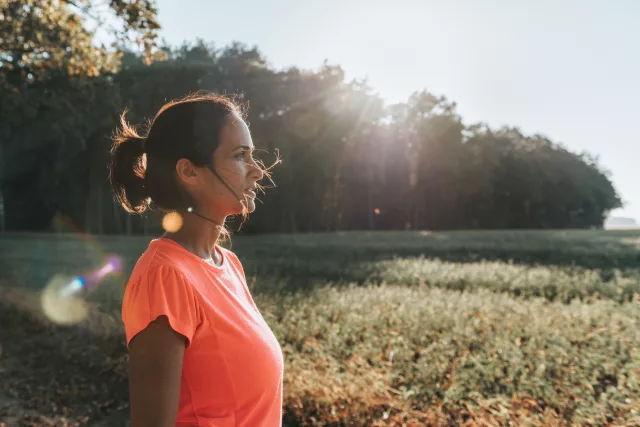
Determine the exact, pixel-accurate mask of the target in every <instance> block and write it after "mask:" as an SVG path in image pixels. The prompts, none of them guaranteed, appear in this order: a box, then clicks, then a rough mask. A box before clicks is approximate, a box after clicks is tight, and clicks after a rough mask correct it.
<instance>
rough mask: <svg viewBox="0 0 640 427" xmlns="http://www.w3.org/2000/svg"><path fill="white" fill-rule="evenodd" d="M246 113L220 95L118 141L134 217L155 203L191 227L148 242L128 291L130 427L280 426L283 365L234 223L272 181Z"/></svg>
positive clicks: (164, 115) (130, 130)
mask: <svg viewBox="0 0 640 427" xmlns="http://www.w3.org/2000/svg"><path fill="white" fill-rule="evenodd" d="M253 150H254V146H253V142H252V139H251V134H250V132H249V129H248V127H247V124H246V123H245V121H244V119H243V114H242V111H241V109H240V108H239V107H238V106H237V105H236V104H235V103H234V102H233V101H231V100H230V99H228V98H225V97H219V96H216V95H213V94H201V95H195V96H190V97H187V98H184V99H180V100H177V101H172V102H170V103H168V104H166V105H165V106H163V107H162V108H161V109H160V111H159V112H158V113H157V114H156V116H155V117H154V118H153V119H152V120H151V121H150V122H149V124H148V126H147V127H146V129H145V132H143V134H142V135H141V134H138V132H137V131H136V128H135V127H133V126H130V125H129V124H127V122H126V121H125V119H124V114H123V116H122V125H121V127H120V128H119V129H118V132H117V133H116V135H115V136H114V143H113V148H112V161H111V165H110V170H109V178H110V181H111V184H112V186H113V189H114V192H115V195H116V198H117V199H118V201H119V202H120V203H121V205H122V206H123V207H124V209H125V210H127V211H128V212H130V213H138V214H140V213H143V212H144V211H145V210H146V209H148V208H149V207H150V205H151V204H153V205H154V206H157V207H158V208H159V209H161V210H163V211H167V212H176V213H177V214H179V215H180V216H181V217H182V220H183V224H182V227H181V228H180V229H179V230H177V231H175V232H167V233H165V234H164V235H163V236H162V237H160V238H158V239H155V240H153V241H151V243H150V244H149V247H148V248H147V250H146V251H145V252H144V253H143V254H142V256H141V257H140V259H139V260H138V262H137V263H136V265H135V268H134V270H133V272H132V274H131V277H130V278H129V281H128V283H127V287H126V289H125V294H124V300H123V303H122V320H123V322H124V325H125V332H126V339H127V347H128V351H129V377H130V380H129V390H130V410H131V425H132V427H145V426H154V427H157V426H207V427H213V426H216V427H227V426H248V427H249V426H250V427H253V426H267V427H270V426H280V425H281V420H282V380H283V357H282V351H281V348H280V345H279V344H278V341H277V340H276V337H275V336H274V335H273V333H272V331H271V329H270V328H269V326H268V325H267V324H266V322H265V321H264V319H263V317H262V315H261V314H260V312H259V310H258V308H257V307H256V305H255V303H254V301H253V298H252V296H251V293H250V292H249V289H248V287H247V283H246V278H245V276H244V270H243V268H242V265H241V263H240V261H239V260H238V258H237V257H236V255H235V254H234V253H233V252H231V251H229V250H227V249H225V248H222V247H221V246H220V245H219V242H220V239H221V237H222V236H224V235H225V234H226V230H225V228H224V224H225V220H226V218H227V217H229V216H231V215H237V214H242V215H246V214H248V213H250V212H252V211H253V210H254V209H255V197H256V191H257V190H258V189H259V188H260V186H259V181H260V180H261V179H262V178H263V176H264V173H265V171H264V170H263V168H262V167H261V166H260V164H258V163H256V161H255V160H254V158H253V154H252V153H253Z"/></svg>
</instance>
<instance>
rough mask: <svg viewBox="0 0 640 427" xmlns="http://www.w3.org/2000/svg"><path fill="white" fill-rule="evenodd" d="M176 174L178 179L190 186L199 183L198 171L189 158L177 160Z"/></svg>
mask: <svg viewBox="0 0 640 427" xmlns="http://www.w3.org/2000/svg"><path fill="white" fill-rule="evenodd" d="M176 175H177V176H178V180H179V181H180V182H181V183H182V184H184V185H186V186H188V187H191V186H195V185H197V184H198V171H197V170H196V166H195V165H194V164H193V162H192V161H191V160H189V159H180V160H178V161H177V162H176Z"/></svg>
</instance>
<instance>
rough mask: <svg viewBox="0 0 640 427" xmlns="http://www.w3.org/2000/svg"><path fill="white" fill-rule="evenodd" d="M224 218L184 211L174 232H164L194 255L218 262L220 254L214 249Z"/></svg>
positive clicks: (165, 235)
mask: <svg viewBox="0 0 640 427" xmlns="http://www.w3.org/2000/svg"><path fill="white" fill-rule="evenodd" d="M225 219H226V218H223V219H222V220H219V221H220V222H218V221H216V220H215V219H213V218H208V217H205V218H203V217H202V216H199V215H197V214H195V213H194V212H185V213H184V215H182V227H181V228H180V230H178V231H176V232H175V233H169V232H167V233H165V234H164V237H168V238H170V239H172V240H174V241H176V242H177V243H179V244H180V245H182V246H183V247H184V248H185V249H186V250H188V251H189V252H191V253H193V254H194V255H196V256H198V257H200V258H202V259H205V260H209V259H210V260H212V261H213V262H214V263H215V264H220V262H221V261H222V260H221V255H220V254H219V253H218V252H217V251H216V245H217V243H218V239H219V238H220V234H221V231H222V227H223V226H224V222H225Z"/></svg>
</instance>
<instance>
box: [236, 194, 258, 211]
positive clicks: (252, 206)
mask: <svg viewBox="0 0 640 427" xmlns="http://www.w3.org/2000/svg"><path fill="white" fill-rule="evenodd" d="M245 200H246V202H245V203H243V205H244V206H243V208H244V207H246V210H245V209H242V208H241V211H240V212H238V213H239V214H242V213H244V212H246V213H251V212H253V211H255V210H256V201H255V200H254V199H253V198H250V197H247V198H246V199H245Z"/></svg>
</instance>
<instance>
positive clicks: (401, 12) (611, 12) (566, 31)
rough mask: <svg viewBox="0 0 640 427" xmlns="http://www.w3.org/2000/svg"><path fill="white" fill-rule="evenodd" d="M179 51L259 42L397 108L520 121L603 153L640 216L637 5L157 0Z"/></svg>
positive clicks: (470, 119)
mask: <svg viewBox="0 0 640 427" xmlns="http://www.w3.org/2000/svg"><path fill="white" fill-rule="evenodd" d="M156 5H157V7H158V19H159V22H160V25H161V26H162V28H163V29H162V31H161V33H160V35H161V37H163V38H164V39H165V40H166V41H167V42H169V43H170V44H172V45H177V44H181V43H182V42H183V41H185V40H186V41H195V40H196V38H198V37H199V38H202V39H204V40H205V41H207V42H213V43H214V44H215V45H216V46H218V47H221V46H223V45H225V44H227V43H229V42H231V41H234V40H235V41H240V42H244V43H246V44H248V45H256V46H258V48H259V49H260V50H261V52H262V53H263V54H264V55H265V56H266V58H267V60H268V61H269V63H270V64H271V65H272V66H273V67H275V68H287V67H290V66H297V67H302V68H308V69H317V68H319V67H320V66H321V65H322V63H323V62H324V61H325V60H326V61H328V63H330V64H337V65H340V66H342V68H343V69H344V70H345V71H346V74H347V78H348V79H349V80H350V79H354V78H366V79H367V80H368V82H369V84H370V85H371V86H372V87H373V88H374V90H375V91H376V92H377V93H379V95H380V96H382V97H383V98H385V99H386V100H387V101H388V102H390V103H392V102H400V101H406V100H407V99H408V97H409V96H410V95H411V93H412V92H415V91H419V90H423V89H427V90H429V91H430V92H432V93H434V94H436V95H444V96H446V97H447V98H448V99H449V100H451V101H455V102H456V103H457V106H458V112H459V114H460V115H461V116H462V117H463V119H464V121H465V123H467V124H471V123H477V122H484V123H487V124H489V125H490V126H492V127H500V126H502V125H510V126H517V127H519V128H520V129H521V130H522V131H523V132H525V133H527V134H534V133H540V134H544V135H546V136H547V137H549V138H551V139H552V140H554V141H556V142H560V143H562V144H564V145H565V146H567V147H568V148H569V149H571V150H572V151H574V152H582V151H588V152H589V153H591V154H594V155H597V156H598V157H599V158H600V163H601V165H602V166H603V167H604V168H605V169H607V170H609V171H610V172H611V176H612V180H613V183H614V185H615V187H616V188H617V190H618V191H619V193H620V194H621V196H622V198H623V200H624V201H625V205H626V206H625V208H624V209H621V210H617V211H615V212H614V215H616V216H628V217H632V218H635V219H636V220H637V221H638V222H640V186H639V185H638V180H639V178H640V172H639V171H638V165H637V163H638V162H639V161H640V140H639V139H640V136H639V135H640V117H639V116H640V55H639V54H638V44H637V43H638V41H640V25H638V19H639V18H640V1H635V0H610V1H605V0H597V1H596V0H563V1H549V0H538V1H535V2H532V1H530V0H484V1H477V0H447V1H431V0H413V1H411V0H393V1H391V0H387V1H378V0H323V1H312V0H270V1H264V0H238V1H235V2H232V1H212V0H180V1H177V0H157V2H156Z"/></svg>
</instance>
